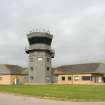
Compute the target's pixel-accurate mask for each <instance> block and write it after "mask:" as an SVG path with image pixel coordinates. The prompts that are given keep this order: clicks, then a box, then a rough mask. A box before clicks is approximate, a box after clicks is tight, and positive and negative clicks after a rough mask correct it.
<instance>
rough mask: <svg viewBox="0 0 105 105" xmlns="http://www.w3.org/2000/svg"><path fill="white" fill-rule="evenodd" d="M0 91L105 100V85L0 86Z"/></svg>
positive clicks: (56, 97)
mask: <svg viewBox="0 0 105 105" xmlns="http://www.w3.org/2000/svg"><path fill="white" fill-rule="evenodd" d="M0 92H7V93H15V94H21V95H27V96H32V97H40V98H48V99H57V100H70V101H105V85H20V86H0Z"/></svg>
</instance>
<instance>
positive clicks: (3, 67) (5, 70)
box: [0, 64, 26, 75]
mask: <svg viewBox="0 0 105 105" xmlns="http://www.w3.org/2000/svg"><path fill="white" fill-rule="evenodd" d="M24 70H25V68H23V67H21V66H18V65H9V64H0V75H2V74H23V75H24V74H26V73H24Z"/></svg>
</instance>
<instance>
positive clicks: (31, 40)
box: [28, 36, 52, 45]
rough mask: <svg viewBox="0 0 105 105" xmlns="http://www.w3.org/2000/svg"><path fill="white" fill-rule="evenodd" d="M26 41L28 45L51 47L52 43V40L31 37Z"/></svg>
mask: <svg viewBox="0 0 105 105" xmlns="http://www.w3.org/2000/svg"><path fill="white" fill-rule="evenodd" d="M28 40H29V43H30V45H32V44H39V43H40V44H47V45H51V42H52V39H50V38H47V37H40V36H37V37H32V38H29V39H28Z"/></svg>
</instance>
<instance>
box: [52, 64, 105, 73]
mask: <svg viewBox="0 0 105 105" xmlns="http://www.w3.org/2000/svg"><path fill="white" fill-rule="evenodd" d="M77 73H102V74H105V64H101V63H87V64H75V65H64V66H60V67H57V68H56V69H54V74H77Z"/></svg>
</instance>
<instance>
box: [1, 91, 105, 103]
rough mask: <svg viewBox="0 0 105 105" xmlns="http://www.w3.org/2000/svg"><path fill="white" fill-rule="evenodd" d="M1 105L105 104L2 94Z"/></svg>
mask: <svg viewBox="0 0 105 105" xmlns="http://www.w3.org/2000/svg"><path fill="white" fill-rule="evenodd" d="M0 105H105V102H64V101H54V100H47V99H38V98H32V97H26V96H16V95H13V94H5V93H0Z"/></svg>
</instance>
